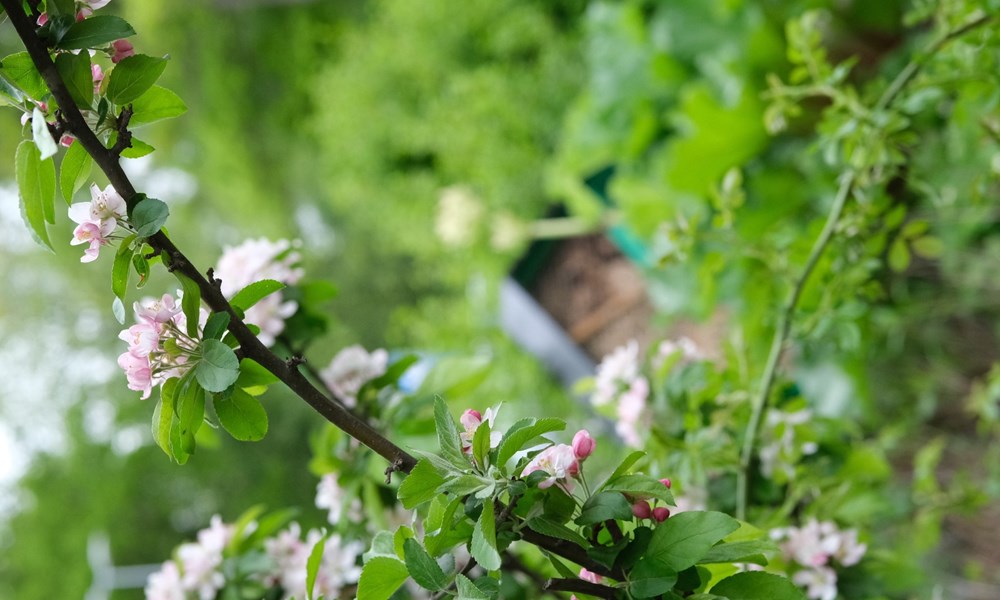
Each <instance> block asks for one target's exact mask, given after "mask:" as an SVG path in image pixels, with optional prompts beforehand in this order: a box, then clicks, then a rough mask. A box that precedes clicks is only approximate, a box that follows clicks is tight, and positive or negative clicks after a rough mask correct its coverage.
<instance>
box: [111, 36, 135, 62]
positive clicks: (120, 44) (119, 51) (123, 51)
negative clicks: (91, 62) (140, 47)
mask: <svg viewBox="0 0 1000 600" xmlns="http://www.w3.org/2000/svg"><path fill="white" fill-rule="evenodd" d="M111 49H112V50H113V51H114V53H113V54H112V55H111V62H113V63H115V64H118V63H120V62H121V61H123V60H125V59H126V58H128V57H130V56H133V55H135V47H134V46H132V43H131V42H129V41H128V40H118V41H116V42H111Z"/></svg>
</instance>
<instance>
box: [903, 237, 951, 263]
mask: <svg viewBox="0 0 1000 600" xmlns="http://www.w3.org/2000/svg"><path fill="white" fill-rule="evenodd" d="M911 243H912V244H913V251H914V252H915V253H917V254H919V255H920V256H922V257H924V258H931V259H933V258H940V257H941V255H942V254H943V253H944V242H942V241H941V239H940V238H936V237H934V236H932V235H925V236H923V237H918V238H917V239H915V240H913V241H912V242H911Z"/></svg>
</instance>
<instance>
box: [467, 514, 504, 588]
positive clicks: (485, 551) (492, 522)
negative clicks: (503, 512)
mask: <svg viewBox="0 0 1000 600" xmlns="http://www.w3.org/2000/svg"><path fill="white" fill-rule="evenodd" d="M469 552H470V553H471V554H472V558H474V559H476V562H477V563H479V564H480V566H482V567H483V568H484V569H486V570H487V571H496V570H497V569H499V568H500V553H499V552H498V551H497V530H496V515H495V514H494V513H493V501H492V500H487V501H486V502H484V503H483V512H482V513H480V515H479V519H478V520H477V521H476V526H475V528H474V529H473V530H472V543H471V544H470V546H469Z"/></svg>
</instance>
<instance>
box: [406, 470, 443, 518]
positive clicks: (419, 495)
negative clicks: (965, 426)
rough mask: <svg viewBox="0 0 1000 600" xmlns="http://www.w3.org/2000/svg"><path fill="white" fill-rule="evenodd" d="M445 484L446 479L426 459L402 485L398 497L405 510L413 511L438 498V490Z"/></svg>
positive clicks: (411, 472)
mask: <svg viewBox="0 0 1000 600" xmlns="http://www.w3.org/2000/svg"><path fill="white" fill-rule="evenodd" d="M443 483H444V477H442V476H441V474H440V473H438V471H437V469H435V468H434V465H432V464H431V463H430V462H429V461H427V460H426V459H420V460H418V461H417V464H416V466H414V467H413V470H412V471H410V474H409V475H407V476H406V479H404V480H403V483H401V484H400V486H399V492H398V495H397V497H398V498H399V501H400V502H402V503H403V507H404V508H406V509H412V508H415V507H417V506H420V505H421V504H423V503H424V502H429V501H430V500H432V499H433V498H434V497H435V496H437V494H438V492H437V489H438V487H439V486H440V485H441V484H443Z"/></svg>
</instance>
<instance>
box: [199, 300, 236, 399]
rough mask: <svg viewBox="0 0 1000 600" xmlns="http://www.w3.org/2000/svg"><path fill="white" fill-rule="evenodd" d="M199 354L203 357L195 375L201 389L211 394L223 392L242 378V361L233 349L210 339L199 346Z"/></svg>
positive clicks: (204, 340)
mask: <svg viewBox="0 0 1000 600" xmlns="http://www.w3.org/2000/svg"><path fill="white" fill-rule="evenodd" d="M227 316H228V315H227ZM198 352H199V354H200V355H201V357H200V358H199V359H198V365H197V366H196V367H195V368H194V374H195V378H197V380H198V383H200V384H201V387H203V388H205V389H206V390H207V391H209V392H222V391H225V390H226V389H227V388H228V387H229V386H231V385H233V384H234V383H236V379H237V378H239V376H240V361H239V359H238V358H236V353H235V352H233V349H232V348H230V347H229V346H227V345H225V344H223V343H222V342H220V341H219V340H216V339H211V338H208V339H203V340H202V341H201V344H199V345H198Z"/></svg>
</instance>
